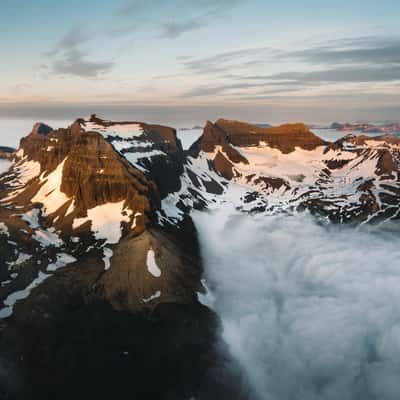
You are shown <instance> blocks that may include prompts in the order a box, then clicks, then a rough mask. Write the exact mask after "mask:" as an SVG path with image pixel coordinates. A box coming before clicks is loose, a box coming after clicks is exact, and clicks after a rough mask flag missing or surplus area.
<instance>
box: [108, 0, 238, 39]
mask: <svg viewBox="0 0 400 400" xmlns="http://www.w3.org/2000/svg"><path fill="white" fill-rule="evenodd" d="M241 2H243V0H213V1H212V0H197V1H195V0H174V1H169V2H166V1H164V0H129V1H126V2H125V3H123V4H122V5H121V6H120V7H119V8H118V9H117V10H116V17H117V20H118V23H117V26H116V27H115V26H114V27H113V28H112V32H113V33H114V34H121V35H124V34H128V33H130V32H132V31H136V30H137V29H138V27H140V26H143V25H148V24H152V21H154V20H157V27H158V29H159V37H161V38H165V39H176V38H178V37H180V36H182V35H183V34H185V33H187V32H191V31H196V30H198V29H201V28H204V27H205V26H208V25H209V24H210V23H212V22H213V21H214V20H215V19H216V18H218V17H221V16H223V15H226V13H228V12H229V11H230V10H231V9H232V8H234V7H236V6H237V5H239V4H240V3H241ZM173 9H176V10H179V13H176V14H174V13H172V14H171V13H170V12H169V11H170V10H173ZM155 15H156V16H157V17H155ZM178 16H179V20H177V18H178ZM132 17H135V18H136V21H135V23H134V24H132V23H131V22H130V19H131V18H132Z"/></svg>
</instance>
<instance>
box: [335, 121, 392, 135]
mask: <svg viewBox="0 0 400 400" xmlns="http://www.w3.org/2000/svg"><path fill="white" fill-rule="evenodd" d="M330 128H331V129H336V130H339V131H360V132H364V133H393V132H400V123H388V124H382V125H376V124H371V123H339V122H333V123H332V124H331V125H330Z"/></svg>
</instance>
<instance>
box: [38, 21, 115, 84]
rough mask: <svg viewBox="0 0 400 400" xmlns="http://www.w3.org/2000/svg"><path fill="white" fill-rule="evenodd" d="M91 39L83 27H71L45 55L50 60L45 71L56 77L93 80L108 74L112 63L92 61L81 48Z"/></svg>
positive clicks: (45, 65)
mask: <svg viewBox="0 0 400 400" xmlns="http://www.w3.org/2000/svg"><path fill="white" fill-rule="evenodd" d="M90 39H91V36H90V34H89V32H88V31H87V30H86V29H84V28H83V27H73V28H71V29H70V30H69V31H68V32H66V33H65V35H64V36H63V37H62V38H61V39H60V40H59V41H58V42H57V44H56V45H55V46H54V48H53V49H51V50H50V51H48V52H47V53H45V55H46V56H47V57H49V58H50V62H49V63H48V64H44V67H45V69H46V70H47V71H49V72H51V73H53V74H56V75H72V76H77V77H81V78H95V77H98V76H100V75H102V74H105V73H107V72H109V71H110V70H111V69H112V68H113V66H114V62H112V61H92V60H90V59H88V58H89V54H88V53H87V52H85V51H84V50H83V49H82V47H83V46H84V45H85V44H86V43H87V42H88V41H89V40H90Z"/></svg>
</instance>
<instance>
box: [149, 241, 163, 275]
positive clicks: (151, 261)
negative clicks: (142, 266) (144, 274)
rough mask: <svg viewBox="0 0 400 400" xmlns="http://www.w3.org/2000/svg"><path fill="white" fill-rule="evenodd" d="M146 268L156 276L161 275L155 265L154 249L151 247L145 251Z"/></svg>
mask: <svg viewBox="0 0 400 400" xmlns="http://www.w3.org/2000/svg"><path fill="white" fill-rule="evenodd" d="M146 263H147V270H148V271H149V272H150V273H151V274H152V275H153V276H154V277H156V278H159V277H160V276H161V270H160V268H159V267H158V265H157V262H156V257H155V253H154V250H153V249H152V248H150V249H149V251H148V252H147V261H146Z"/></svg>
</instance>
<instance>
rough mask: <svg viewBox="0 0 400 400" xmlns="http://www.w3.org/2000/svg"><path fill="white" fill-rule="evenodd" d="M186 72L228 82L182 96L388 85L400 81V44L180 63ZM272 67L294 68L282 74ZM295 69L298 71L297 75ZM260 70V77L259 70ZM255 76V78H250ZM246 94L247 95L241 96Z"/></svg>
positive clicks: (329, 46) (359, 43) (358, 43)
mask: <svg viewBox="0 0 400 400" xmlns="http://www.w3.org/2000/svg"><path fill="white" fill-rule="evenodd" d="M181 64H182V66H183V68H184V70H185V71H186V72H187V73H195V74H198V75H202V74H203V75H205V76H210V75H214V76H216V78H217V79H223V80H224V81H225V83H224V84H223V85H198V86H197V87H194V88H192V89H190V90H187V91H186V92H184V93H183V97H201V96H215V95H217V96H218V95H225V94H229V95H232V96H233V95H234V94H233V93H232V92H231V90H232V89H243V90H249V91H250V92H249V93H248V94H249V95H251V96H253V95H254V89H255V88H259V89H263V93H264V95H269V94H272V93H279V89H278V90H277V89H276V88H277V87H278V88H280V90H281V91H282V92H288V91H296V90H304V89H305V88H312V87H321V86H323V85H334V84H358V83H359V84H364V83H387V82H393V84H394V83H395V82H396V81H400V39H399V38H397V37H388V38H382V37H359V38H352V39H341V40H337V41H334V42H333V41H331V42H326V43H322V44H321V43H320V44H314V45H311V46H309V47H308V48H304V49H300V50H295V51H291V50H282V49H275V48H271V47H255V48H245V49H239V50H234V51H227V52H222V53H217V54H214V55H212V56H208V57H203V58H185V59H181ZM271 65H283V67H281V68H289V67H288V65H289V66H290V67H291V70H289V69H287V70H286V71H285V70H283V71H282V72H279V73H276V72H275V73H261V74H260V73H259V71H268V69H270V66H271ZM293 65H296V66H297V68H298V70H297V71H296V70H293ZM256 70H257V73H254V71H256ZM250 71H252V73H249V72H250ZM240 93H242V92H240Z"/></svg>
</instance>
